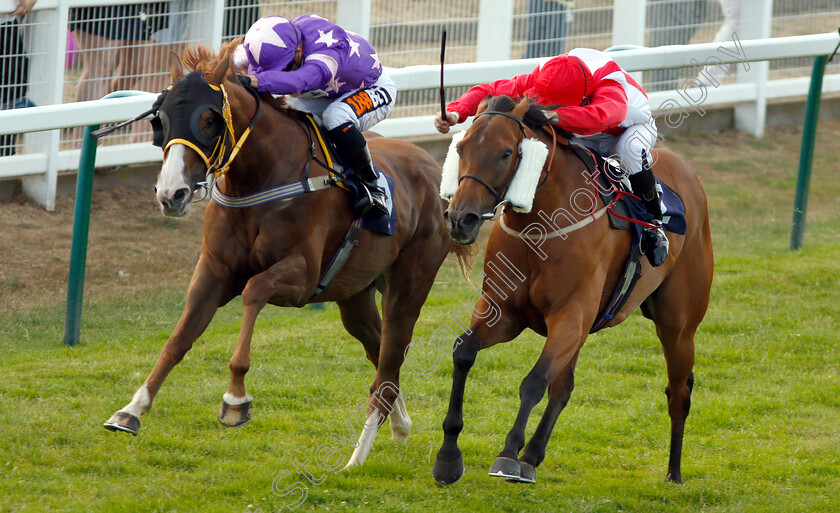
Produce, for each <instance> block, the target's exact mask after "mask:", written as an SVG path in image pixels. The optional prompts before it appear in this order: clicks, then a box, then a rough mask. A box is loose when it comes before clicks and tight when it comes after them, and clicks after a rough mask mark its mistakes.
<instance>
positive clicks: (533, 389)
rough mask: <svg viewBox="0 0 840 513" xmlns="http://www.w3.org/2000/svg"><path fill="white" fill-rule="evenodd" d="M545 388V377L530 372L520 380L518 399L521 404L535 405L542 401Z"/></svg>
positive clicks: (546, 381) (546, 386)
mask: <svg viewBox="0 0 840 513" xmlns="http://www.w3.org/2000/svg"><path fill="white" fill-rule="evenodd" d="M547 388H548V380H546V378H545V376H541V375H539V374H538V373H535V372H533V371H531V372H530V373H529V374H528V375H527V376H525V379H523V380H522V384H521V385H519V399H520V400H521V401H522V402H529V403H533V404H536V403H538V402H539V401H540V399H542V397H543V395H544V394H545V390H546V389H547ZM569 393H571V392H569Z"/></svg>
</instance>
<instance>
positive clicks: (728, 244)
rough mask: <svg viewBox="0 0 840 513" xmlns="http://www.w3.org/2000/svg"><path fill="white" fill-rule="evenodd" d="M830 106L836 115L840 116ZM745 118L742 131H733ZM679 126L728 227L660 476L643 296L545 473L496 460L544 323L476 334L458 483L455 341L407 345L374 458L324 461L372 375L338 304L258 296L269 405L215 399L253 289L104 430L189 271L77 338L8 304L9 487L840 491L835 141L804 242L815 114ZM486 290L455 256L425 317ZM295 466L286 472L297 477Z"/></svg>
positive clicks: (203, 505)
mask: <svg viewBox="0 0 840 513" xmlns="http://www.w3.org/2000/svg"><path fill="white" fill-rule="evenodd" d="M832 130H833V131H834V132H835V134H834V135H837V133H840V129H838V126H837V125H836V124H834V125H831V126H830V127H829V130H827V131H828V132H829V135H831V133H832ZM770 136H771V137H772V136H773V134H772V133H771V134H770ZM726 137H728V138H729V140H728V141H729V142H728V143H727V144H733V145H736V146H737V147H739V148H741V149H742V150H743V151H741V152H739V154H738V155H733V154H732V153H731V152H730V153H728V154H725V153H724V152H723V151H722V150H721V151H720V153H718V152H716V151H715V150H716V149H717V148H721V147H723V146H724V142H726V141H727V139H726ZM669 145H670V146H671V147H672V148H673V149H675V150H677V151H679V152H681V153H683V154H685V155H686V156H687V159H688V160H689V161H690V162H697V163H696V164H695V168H696V169H697V171H698V174H699V175H700V176H701V179H702V181H703V182H704V185H705V187H706V190H707V194H708V196H709V204H710V210H711V214H712V231H713V236H714V240H715V249H716V259H715V260H716V262H715V263H716V274H715V281H714V286H713V289H712V301H711V305H710V308H709V312H708V314H707V317H706V320H705V322H704V323H703V324H702V325H701V327H700V331H699V333H698V336H697V363H696V366H695V376H696V384H695V388H694V393H693V396H692V410H691V414H690V416H689V418H688V423H687V428H686V440H685V449H684V453H683V477H684V478H685V481H686V482H685V484H684V485H681V486H680V485H674V484H670V483H666V482H665V481H664V476H665V470H666V464H667V451H668V432H669V420H668V414H667V409H666V403H665V395H664V393H663V390H664V386H665V370H664V360H663V357H662V355H661V349H660V348H659V343H658V341H657V339H656V337H655V334H654V330H653V326H652V325H651V324H650V323H649V322H648V321H647V320H645V319H643V318H642V317H641V316H639V315H634V316H632V317H631V318H630V319H628V321H626V322H625V323H624V324H623V325H622V326H620V327H618V328H616V329H611V330H606V331H604V332H601V333H599V334H597V335H594V336H592V337H590V339H589V340H588V341H587V344H586V346H585V347H584V349H583V351H582V353H581V357H580V360H579V362H578V365H577V371H576V389H575V391H574V393H573V395H572V399H571V401H570V403H569V405H568V407H567V408H566V410H565V411H564V412H563V414H562V415H561V417H560V420H559V421H558V424H557V427H556V429H555V431H554V434H553V436H552V439H551V441H550V443H549V446H548V451H547V456H546V460H545V462H544V463H543V464H542V465H541V466H540V467H539V468H538V470H537V484H536V485H521V484H510V483H506V482H504V481H501V480H498V479H495V478H490V477H488V476H487V475H486V474H487V470H488V469H489V466H490V463H491V462H492V461H493V458H494V457H495V456H496V455H497V453H498V452H499V450H501V447H502V445H503V442H504V435H505V434H506V433H507V430H508V429H509V428H510V426H511V424H512V422H513V418H514V416H515V412H516V409H517V408H518V403H519V401H518V386H519V382H520V381H521V379H522V378H523V377H524V376H525V374H526V373H527V372H528V370H529V369H530V368H531V366H532V365H533V363H534V362H535V361H536V358H537V355H538V354H539V352H540V350H541V348H542V339H541V338H540V337H537V336H536V335H534V334H532V333H529V334H524V335H523V336H521V337H519V338H518V339H517V340H516V341H515V342H513V343H510V344H505V345H502V346H498V347H495V348H493V349H490V350H488V351H485V352H482V353H480V354H479V357H478V360H477V362H476V365H475V366H474V367H473V370H472V372H471V373H470V377H469V380H468V382H467V392H466V400H465V429H464V432H463V434H462V436H461V438H460V446H461V450H462V451H463V453H464V458H465V462H466V473H465V475H464V477H463V478H462V480H461V481H459V482H458V483H456V484H455V485H452V486H448V487H447V486H441V485H437V484H435V483H434V481H433V480H432V478H431V465H432V462H433V461H434V456H435V453H436V451H437V449H438V448H439V446H440V443H441V440H442V431H441V428H440V424H441V422H442V420H443V417H444V414H445V411H446V404H447V399H448V395H449V387H450V384H451V377H450V376H451V369H452V363H451V360H450V359H449V358H447V357H444V358H442V359H441V361H440V364H439V365H438V366H437V367H436V368H435V370H434V371H432V372H431V373H428V374H418V373H416V372H412V371H411V370H410V369H408V368H406V367H404V370H403V375H402V385H403V389H404V392H405V394H406V396H407V407H408V411H409V413H410V414H411V417H412V419H413V421H414V427H413V430H412V433H411V435H410V437H409V440H408V443H407V444H398V443H396V442H394V441H392V440H390V436H389V433H388V430H387V429H383V430H382V431H381V432H380V435H379V437H378V438H377V441H376V444H375V445H374V448H373V451H372V453H371V455H370V457H369V459H368V462H367V463H366V464H365V466H364V467H363V468H361V469H357V470H354V471H351V472H340V471H325V470H322V469H321V468H319V467H318V466H317V465H316V464H315V459H316V454H317V453H318V451H319V449H322V450H326V449H323V448H325V447H327V446H326V444H328V443H331V442H332V443H333V445H335V446H336V447H337V450H336V452H335V453H334V454H333V456H332V457H331V458H329V460H330V461H331V462H338V461H340V460H341V459H345V460H346V458H348V457H349V455H350V453H351V452H352V449H351V448H350V447H348V446H346V445H342V444H341V443H340V442H336V441H335V438H334V435H335V436H342V435H345V434H346V433H347V423H348V422H351V423H353V422H354V418H355V417H354V415H355V410H356V408H357V407H358V406H359V405H361V404H363V403H364V401H365V399H366V391H367V388H368V386H369V383H370V381H371V379H372V377H373V369H372V366H370V364H369V363H368V362H367V360H366V359H365V358H364V354H363V351H362V349H361V346H360V345H359V344H358V342H356V341H355V340H352V339H351V338H350V336H349V335H347V334H346V333H345V332H344V331H343V329H342V328H341V323H340V319H339V316H338V310H337V308H336V307H335V306H334V305H328V306H327V307H326V308H325V309H324V310H315V309H310V308H307V309H303V310H291V309H279V308H267V309H266V310H265V311H264V312H263V313H262V315H261V316H260V318H259V320H258V322H257V329H256V333H255V336H254V342H253V345H252V368H251V371H250V372H249V374H248V376H247V379H246V383H247V385H248V389H249V392H250V393H251V394H252V395H254V397H255V415H254V419H253V420H252V421H251V423H250V424H248V425H246V426H245V427H243V428H240V429H229V428H225V427H223V426H221V425H220V424H219V423H218V422H217V421H216V411H217V408H218V404H219V401H220V399H221V395H222V393H223V392H224V391H225V389H226V387H227V382H228V379H229V372H228V369H227V362H228V360H229V358H230V354H231V353H232V351H233V347H234V344H235V338H236V334H237V332H238V327H239V316H240V314H241V306H240V305H239V303H238V302H237V301H234V302H232V304H230V305H228V306H227V307H225V308H223V309H222V310H220V312H219V313H218V314H217V316H216V318H215V319H214V321H213V323H212V324H211V326H210V328H209V329H208V330H207V332H206V333H205V334H204V335H203V336H202V337H201V338H200V339H199V341H198V342H197V343H196V346H195V347H194V349H193V350H192V351H190V353H188V355H187V357H186V358H185V360H184V361H183V362H182V363H181V364H180V365H179V366H178V367H176V369H175V370H174V371H173V373H172V374H171V375H170V377H169V379H168V380H167V382H166V383H165V384H164V386H163V388H162V390H161V393H160V394H159V395H158V397H157V399H156V402H155V405H154V408H153V409H152V410H151V411H150V412H148V413H147V414H146V415H144V416H143V417H142V419H141V420H142V423H143V424H142V428H141V431H140V436H138V437H137V438H134V437H131V436H128V435H124V434H120V433H110V432H107V431H105V430H104V429H102V427H101V425H102V422H103V421H105V420H106V419H107V418H108V416H109V415H110V414H111V413H112V412H113V411H115V410H116V409H118V408H120V407H121V406H123V405H124V404H125V403H126V402H127V401H128V399H129V397H130V395H131V393H133V392H134V390H136V388H137V387H138V386H139V385H140V384H141V383H142V381H143V379H144V378H145V377H146V375H147V373H148V372H149V370H151V366H152V365H153V364H154V362H155V360H156V359H157V356H158V353H159V351H160V348H161V347H162V345H163V343H164V342H165V340H166V338H167V337H168V335H169V333H170V331H171V329H172V327H173V326H174V323H175V322H176V320H177V318H178V316H179V314H180V311H181V308H182V304H183V300H182V297H183V290H181V289H180V288H177V287H170V288H164V289H163V290H162V291H156V292H154V293H152V292H142V293H141V294H139V295H137V296H134V297H121V298H116V299H114V298H109V299H108V300H101V299H97V298H93V299H92V300H90V301H89V302H88V303H86V305H85V311H84V315H85V316H84V324H83V330H82V338H83V343H82V344H81V345H80V346H78V347H74V348H67V347H64V346H62V345H61V339H62V326H63V320H64V311H63V307H64V305H63V300H62V299H63V298H60V297H53V298H49V299H45V302H46V303H47V304H46V306H43V307H40V308H30V309H27V310H25V311H18V312H14V313H7V314H6V313H4V314H2V315H0V348H1V349H2V351H3V355H4V357H3V361H2V364H0V370H2V372H3V374H4V378H5V379H4V380H3V381H2V383H0V404H2V408H0V464H2V465H3V470H4V475H3V477H4V479H2V480H0V510H2V511H100V510H107V511H113V512H121V511H125V512H133V511H240V512H241V511H245V510H248V511H252V512H256V511H258V510H262V511H263V512H268V511H279V510H283V509H286V508H287V505H290V504H292V503H293V502H295V500H296V499H298V498H300V497H301V495H300V493H298V492H297V491H292V490H298V491H300V490H303V488H304V487H305V489H306V497H305V499H303V500H302V502H301V505H300V506H299V507H298V508H297V510H298V511H309V510H315V509H318V510H326V509H329V510H338V511H343V510H350V509H362V510H375V511H430V510H431V511H434V510H441V511H477V510H481V511H484V510H488V509H491V508H492V509H495V510H499V511H584V512H586V511H593V512H595V511H599V512H600V511H604V512H608V511H609V512H612V511H645V512H648V511H650V512H657V511H663V512H664V511H709V512H718V511H762V512H763V511H779V512H782V511H784V512H787V511H817V510H821V511H836V510H840V498H838V495H837V493H836V490H837V489H838V487H840V461H838V460H840V433H838V431H840V385H839V384H838V369H840V348H838V345H837V332H838V325H837V323H838V321H837V305H838V303H840V301H838V300H840V293H838V285H840V283H838V281H840V278H839V277H838V275H840V273H838V271H837V269H838V267H837V261H838V260H840V241H838V233H840V230H838V223H837V221H838V214H837V213H836V211H835V209H836V207H837V198H838V197H840V186H838V185H837V183H836V182H835V181H833V180H830V179H829V178H830V176H831V174H830V173H831V172H832V171H833V165H832V164H831V162H830V161H826V162H822V163H821V162H820V161H819V159H820V156H819V155H820V152H818V154H817V155H818V162H817V169H816V170H815V175H814V179H813V181H812V196H811V205H812V207H811V210H810V211H809V218H808V228H807V232H806V240H805V244H806V246H805V248H804V249H803V250H801V251H798V252H791V251H789V250H787V243H788V234H789V224H790V209H791V198H792V196H793V193H792V186H793V181H794V176H795V175H794V172H793V171H792V170H795V161H796V156H795V154H794V155H790V152H791V149H792V148H795V147H796V140H795V137H793V142H787V143H784V144H782V143H771V142H769V141H767V140H763V141H753V140H751V139H749V138H747V137H745V136H742V135H739V134H734V133H729V134H722V135H718V136H696V135H695V136H691V137H687V136H681V137H675V138H672V140H671V141H669ZM785 145H787V146H785ZM822 147H823V148H825V146H822ZM745 152H746V155H745V154H744V153H745ZM750 152H752V153H754V154H756V155H762V159H756V158H750ZM771 163H772V164H771ZM192 236H195V237H197V236H198V234H193V235H192ZM473 290H474V289H473V288H472V286H470V285H467V284H464V283H462V282H460V281H459V279H458V277H457V272H456V270H455V268H454V265H453V264H452V263H451V262H448V263H447V264H446V266H445V268H444V269H443V271H442V273H441V274H440V276H439V277H438V283H437V284H436V286H435V288H434V289H433V292H432V295H431V297H430V298H429V301H428V303H427V305H426V306H425V308H424V310H423V313H422V315H421V319H420V322H419V324H418V326H417V330H416V332H415V338H416V337H425V338H427V339H429V338H431V336H432V333H433V332H434V331H435V330H436V329H437V328H439V327H441V326H452V321H451V319H450V317H449V315H450V314H452V313H453V312H455V311H456V310H457V309H458V307H460V306H462V305H463V304H465V302H466V301H467V298H468V297H469V296H470V294H471V293H472V292H473ZM419 347H420V348H424V347H425V350H421V351H419V352H417V353H415V354H413V356H414V357H415V358H416V362H417V366H418V367H425V366H433V364H434V363H435V357H436V355H435V354H434V352H433V351H432V350H431V349H430V345H425V346H419ZM544 404H545V402H544V401H543V402H542V403H541V404H540V405H539V406H538V407H537V408H536V409H535V412H534V416H532V421H531V423H530V425H529V430H528V434H529V435H530V434H531V433H532V432H533V429H534V427H535V425H536V415H539V414H540V413H541V412H542V408H543V407H544ZM354 425H355V424H354ZM357 431H358V428H357ZM327 448H328V447H327ZM320 455H321V456H323V455H324V453H323V452H322V453H321V454H320ZM304 468H305V469H306V471H308V472H310V475H309V478H307V477H305V476H304V474H303V473H302V472H301V470H302V469H304ZM313 481H315V482H318V483H320V484H315V483H314V482H313ZM295 483H300V484H299V485H295ZM295 486H297V488H295ZM290 487H291V488H290ZM283 490H287V491H290V493H288V494H287V495H285V496H281V495H278V493H283ZM275 492H278V493H275Z"/></svg>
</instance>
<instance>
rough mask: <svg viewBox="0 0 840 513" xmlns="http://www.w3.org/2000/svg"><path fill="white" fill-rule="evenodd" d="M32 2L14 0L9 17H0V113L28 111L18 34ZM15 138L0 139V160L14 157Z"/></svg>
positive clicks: (26, 70)
mask: <svg viewBox="0 0 840 513" xmlns="http://www.w3.org/2000/svg"><path fill="white" fill-rule="evenodd" d="M35 1H36V0H18V6H17V7H16V8H15V10H13V11H12V12H10V13H3V14H0V110H7V109H19V108H23V107H31V106H33V105H34V104H33V103H32V102H31V101H30V100H29V99H28V98H26V93H27V89H28V83H27V82H28V81H29V58H28V57H27V55H26V50H25V48H24V44H23V37H22V36H21V33H20V17H21V16H23V15H25V14H27V13H28V12H29V11H31V10H32V7H33V6H34V5H35ZM16 144H17V134H9V135H3V136H0V156H6V155H14V154H15V151H16V150H15V145H16Z"/></svg>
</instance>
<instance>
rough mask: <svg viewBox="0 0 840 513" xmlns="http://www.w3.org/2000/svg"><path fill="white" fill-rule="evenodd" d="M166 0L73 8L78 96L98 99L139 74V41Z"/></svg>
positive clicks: (145, 35) (71, 12) (129, 81)
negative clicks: (79, 71) (78, 64)
mask: <svg viewBox="0 0 840 513" xmlns="http://www.w3.org/2000/svg"><path fill="white" fill-rule="evenodd" d="M164 8H165V7H164V3H163V2H157V3H154V4H126V5H118V6H99V7H84V8H78V9H72V10H71V11H70V22H69V26H70V30H72V31H73V33H74V35H75V36H76V41H77V43H78V45H79V49H80V51H79V56H80V57H81V59H82V74H81V76H80V77H79V85H78V87H77V88H76V94H75V100H76V101H84V100H96V99H99V98H102V97H103V96H105V94H107V93H108V92H110V91H115V90H120V89H127V88H128V87H130V85H131V84H132V83H133V82H134V81H136V79H137V77H138V76H140V70H141V68H142V58H141V56H140V45H141V44H142V42H143V41H146V40H148V39H149V35H150V33H151V32H152V30H153V29H154V28H155V27H154V25H153V24H152V23H150V22H151V21H152V20H154V21H157V20H159V19H160V17H159V16H155V15H154V14H156V12H158V11H160V10H163V9H164Z"/></svg>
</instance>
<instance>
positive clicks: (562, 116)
mask: <svg viewBox="0 0 840 513" xmlns="http://www.w3.org/2000/svg"><path fill="white" fill-rule="evenodd" d="M556 112H557V115H558V117H559V120H558V122H557V123H555V125H556V126H558V127H560V128H562V129H564V130H568V131H569V132H572V133H574V134H580V135H591V134H597V133H599V132H603V131H605V130H609V129H611V128H615V127H617V126H618V125H619V124H620V123H621V122H622V121H624V119H625V118H626V117H627V94H626V93H625V92H624V89H623V88H622V87H621V84H619V83H618V82H615V81H613V80H604V81H602V82H601V83H599V84H598V86H596V88H595V91H593V93H592V95H591V97H590V103H589V105H584V106H582V107H560V108H558V109H557V110H556Z"/></svg>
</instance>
